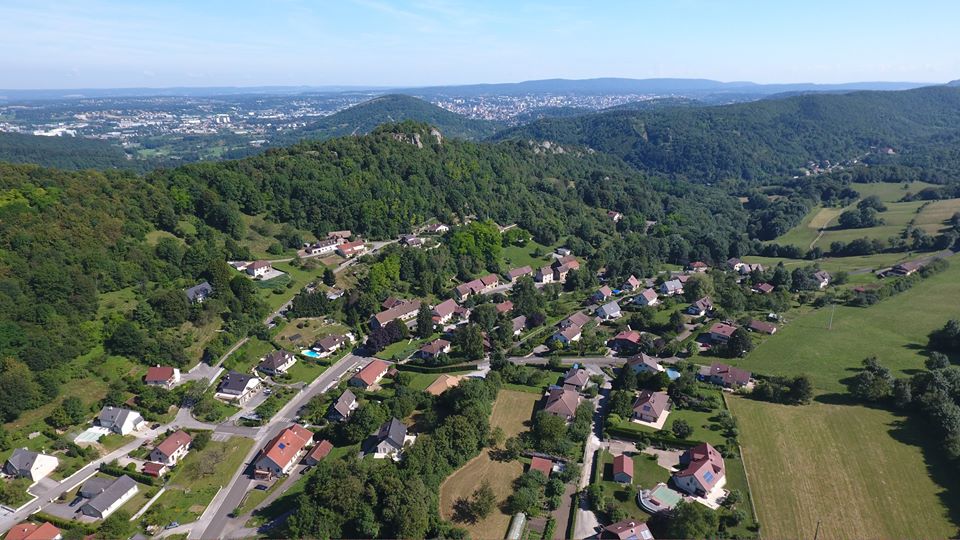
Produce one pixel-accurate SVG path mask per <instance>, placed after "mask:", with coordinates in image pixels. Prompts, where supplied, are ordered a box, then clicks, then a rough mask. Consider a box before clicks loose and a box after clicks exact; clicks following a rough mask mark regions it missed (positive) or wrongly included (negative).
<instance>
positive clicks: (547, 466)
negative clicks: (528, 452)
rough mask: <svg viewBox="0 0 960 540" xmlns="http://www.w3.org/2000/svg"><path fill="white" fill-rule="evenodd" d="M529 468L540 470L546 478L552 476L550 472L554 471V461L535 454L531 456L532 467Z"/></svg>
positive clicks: (530, 469)
mask: <svg viewBox="0 0 960 540" xmlns="http://www.w3.org/2000/svg"><path fill="white" fill-rule="evenodd" d="M527 470H528V471H540V472H541V473H542V474H543V476H544V477H545V478H550V473H551V472H553V462H552V461H550V460H549V459H547V458H542V457H540V456H533V457H532V458H530V468H528V469H527Z"/></svg>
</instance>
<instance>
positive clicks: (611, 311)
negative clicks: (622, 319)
mask: <svg viewBox="0 0 960 540" xmlns="http://www.w3.org/2000/svg"><path fill="white" fill-rule="evenodd" d="M619 313H620V304H618V303H616V302H610V303H609V304H604V305H602V306H600V308H599V309H597V314H598V315H600V316H601V317H612V316H613V315H617V314H619Z"/></svg>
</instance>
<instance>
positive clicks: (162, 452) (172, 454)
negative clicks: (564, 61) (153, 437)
mask: <svg viewBox="0 0 960 540" xmlns="http://www.w3.org/2000/svg"><path fill="white" fill-rule="evenodd" d="M191 442H193V438H192V437H190V435H188V434H187V432H186V431H183V430H180V431H175V432H173V433H171V434H170V436H169V437H167V438H166V439H164V440H163V442H162V443H160V444H158V445H157V446H156V447H155V448H154V449H153V451H151V452H150V461H156V462H157V463H163V464H165V465H167V466H169V467H172V466H174V465H176V464H177V462H179V461H180V460H181V459H183V457H184V456H186V455H187V452H189V451H190V443H191Z"/></svg>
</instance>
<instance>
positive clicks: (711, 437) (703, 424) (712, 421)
mask: <svg viewBox="0 0 960 540" xmlns="http://www.w3.org/2000/svg"><path fill="white" fill-rule="evenodd" d="M702 393H703V394H704V395H707V394H714V395H716V397H717V399H720V392H719V391H718V390H702ZM718 412H719V411H716V410H715V411H710V412H702V411H695V410H692V409H677V408H673V409H671V410H670V415H669V416H667V422H666V424H664V426H663V430H662V431H661V433H663V434H664V435H667V436H671V437H672V436H673V434H672V433H670V426H672V425H673V423H674V422H676V421H677V420H686V421H687V423H688V424H690V427H691V428H693V433H692V434H691V435H690V436H689V437H687V438H688V439H689V440H691V441H700V442H708V443H710V444H712V445H714V446H719V445H722V444H726V440H727V438H726V437H725V436H724V434H723V431H721V429H720V425H719V424H717V423H716V417H717V413H718ZM617 427H618V428H621V429H626V430H630V431H634V432H637V433H658V431H657V430H656V429H653V428H651V427H648V426H644V425H641V424H637V423H635V422H631V421H630V420H629V419H625V420H622V421H621V422H620V423H619V424H617Z"/></svg>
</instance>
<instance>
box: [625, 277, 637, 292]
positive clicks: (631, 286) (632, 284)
mask: <svg viewBox="0 0 960 540" xmlns="http://www.w3.org/2000/svg"><path fill="white" fill-rule="evenodd" d="M620 288H621V289H622V290H624V291H627V292H629V291H634V290H637V289H639V288H640V280H639V279H637V276H634V275H633V274H630V277H628V278H627V280H626V281H625V282H623V285H622V286H621V287H620Z"/></svg>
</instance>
